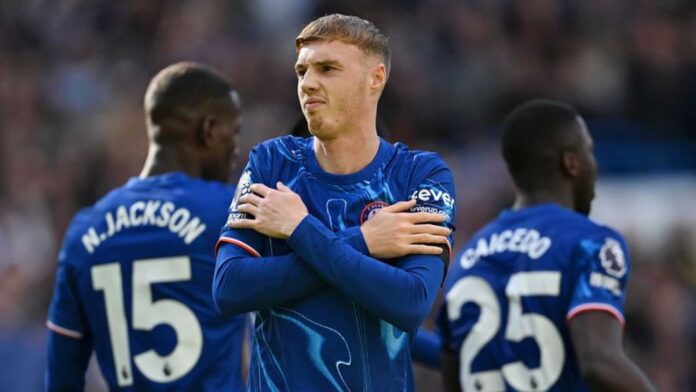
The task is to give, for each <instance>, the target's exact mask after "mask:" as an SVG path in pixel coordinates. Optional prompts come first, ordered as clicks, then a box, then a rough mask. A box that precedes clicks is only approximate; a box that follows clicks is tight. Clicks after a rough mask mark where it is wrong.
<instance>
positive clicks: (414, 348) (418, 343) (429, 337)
mask: <svg viewBox="0 0 696 392" xmlns="http://www.w3.org/2000/svg"><path fill="white" fill-rule="evenodd" d="M441 350H442V341H441V340H440V337H439V336H438V335H437V334H435V333H434V332H431V331H427V330H424V329H419V330H418V332H417V333H416V337H415V338H414V339H413V343H411V354H412V355H413V360H414V361H416V362H418V363H420V364H423V365H426V366H428V367H431V368H433V369H437V368H439V367H440V362H441V354H442V351H441Z"/></svg>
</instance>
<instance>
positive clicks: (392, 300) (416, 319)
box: [288, 216, 444, 331]
mask: <svg viewBox="0 0 696 392" xmlns="http://www.w3.org/2000/svg"><path fill="white" fill-rule="evenodd" d="M288 244H289V245H290V247H291V248H292V249H293V250H294V251H295V253H296V254H297V255H298V256H300V257H301V258H302V259H303V260H304V261H305V262H306V263H307V264H309V265H310V266H311V267H312V268H313V269H314V270H315V271H316V272H317V273H318V274H319V275H321V276H322V277H323V278H324V279H325V280H326V281H327V282H328V283H329V284H330V285H332V286H334V287H336V288H337V289H339V290H341V291H342V292H343V293H344V294H345V295H346V296H348V297H350V298H352V299H353V300H355V301H356V302H358V303H359V304H360V305H362V306H363V307H364V308H366V309H367V310H369V311H370V312H372V313H374V314H375V315H376V316H378V317H379V318H381V319H384V320H386V321H388V322H390V323H392V324H394V325H396V326H397V327H399V328H401V329H402V330H407V331H408V330H413V329H415V328H417V327H418V326H419V325H420V323H421V322H422V321H423V319H424V318H425V317H426V316H427V314H428V311H429V310H430V308H431V307H432V304H433V302H434V301H435V297H436V295H437V290H438V288H439V285H440V281H441V279H442V275H443V273H444V265H443V263H442V261H440V259H439V257H437V256H418V257H415V256H410V257H411V258H412V259H409V263H406V264H405V265H404V268H403V269H400V268H395V267H392V266H389V265H387V264H384V263H382V262H380V261H379V260H377V259H374V258H371V257H368V256H365V255H363V254H361V253H360V252H358V251H356V250H355V249H353V248H352V247H351V246H349V245H348V244H346V242H345V241H343V240H341V239H340V238H339V237H338V236H336V235H335V234H334V233H332V232H331V231H330V230H328V229H327V228H326V227H325V226H324V225H323V224H322V223H321V222H320V221H318V220H317V219H316V218H314V217H312V216H307V217H306V218H305V219H304V220H303V221H302V222H301V223H300V225H299V226H298V227H297V228H296V230H295V231H294V232H293V234H292V235H291V236H290V238H288Z"/></svg>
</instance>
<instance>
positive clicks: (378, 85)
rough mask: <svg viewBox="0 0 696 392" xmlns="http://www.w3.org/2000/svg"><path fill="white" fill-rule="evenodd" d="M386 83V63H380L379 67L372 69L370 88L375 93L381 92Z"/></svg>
mask: <svg viewBox="0 0 696 392" xmlns="http://www.w3.org/2000/svg"><path fill="white" fill-rule="evenodd" d="M386 83H387V67H386V66H385V65H384V63H382V62H379V63H377V65H375V66H374V67H372V72H371V73H370V88H371V89H372V90H374V91H378V92H381V91H382V90H383V89H384V85H385V84H386Z"/></svg>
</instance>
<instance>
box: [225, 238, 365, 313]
mask: <svg viewBox="0 0 696 392" xmlns="http://www.w3.org/2000/svg"><path fill="white" fill-rule="evenodd" d="M337 234H338V236H339V237H341V238H343V239H344V240H345V241H346V242H347V243H348V244H350V246H351V247H353V248H354V249H356V250H357V251H359V252H362V253H363V254H368V253H369V251H368V249H367V245H365V240H364V239H363V237H362V234H361V232H360V227H359V226H356V227H352V228H348V229H346V230H343V231H341V232H340V233H337ZM233 246H235V245H228V244H223V245H222V246H221V247H220V250H219V252H218V255H217V259H218V262H217V266H216V269H215V278H214V281H213V297H214V299H215V303H216V305H217V307H218V311H219V312H221V313H222V314H238V313H245V312H249V311H253V310H259V309H265V308H269V307H272V306H276V305H279V304H282V303H286V302H289V301H292V300H294V299H297V298H301V297H304V296H307V295H309V294H312V293H314V292H316V291H318V290H321V289H323V288H325V287H326V281H325V280H324V279H323V278H322V277H321V276H319V275H318V274H317V273H316V272H315V271H314V269H312V268H311V267H309V266H308V265H307V264H306V263H304V262H303V260H302V259H300V258H299V257H298V256H297V255H295V253H289V254H287V255H283V256H271V257H251V256H242V255H240V254H239V253H238V252H235V251H236V249H235V248H231V247H233Z"/></svg>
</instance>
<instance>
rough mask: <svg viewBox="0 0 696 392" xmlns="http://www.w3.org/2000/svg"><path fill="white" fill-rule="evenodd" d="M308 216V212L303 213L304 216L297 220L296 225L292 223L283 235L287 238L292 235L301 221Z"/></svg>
mask: <svg viewBox="0 0 696 392" xmlns="http://www.w3.org/2000/svg"><path fill="white" fill-rule="evenodd" d="M308 216H309V213H305V214H304V216H303V217H302V218H301V219H299V220H298V221H297V224H296V225H294V226H292V227H290V228H289V229H288V232H287V233H285V235H287V238H290V237H292V235H293V234H294V233H295V232H296V231H297V228H298V227H300V225H301V224H302V222H304V221H305V220H306V219H307V217H308Z"/></svg>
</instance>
